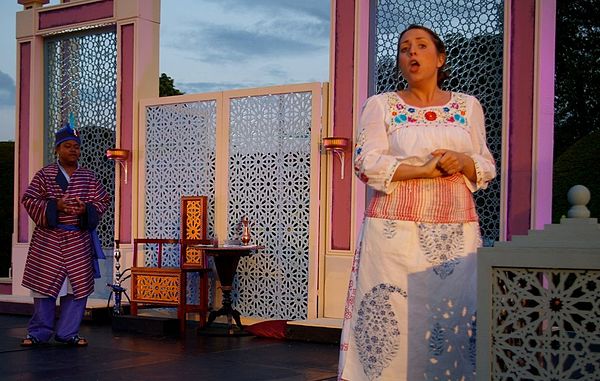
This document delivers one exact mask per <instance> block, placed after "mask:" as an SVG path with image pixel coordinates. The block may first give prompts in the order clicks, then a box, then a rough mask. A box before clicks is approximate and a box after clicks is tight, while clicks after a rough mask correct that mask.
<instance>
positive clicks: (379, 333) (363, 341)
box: [354, 283, 408, 380]
mask: <svg viewBox="0 0 600 381" xmlns="http://www.w3.org/2000/svg"><path fill="white" fill-rule="evenodd" d="M394 293H399V294H400V295H401V296H403V297H404V298H406V297H407V296H408V295H407V293H406V291H404V290H402V289H401V288H400V287H396V286H394V285H391V284H384V283H382V284H379V285H376V286H375V287H373V288H372V289H371V291H370V292H367V293H366V294H365V295H364V297H363V298H362V301H361V303H360V307H359V309H358V311H357V314H358V319H357V321H356V327H355V329H354V335H355V340H356V344H357V348H358V354H359V358H360V362H361V363H362V366H363V369H364V372H365V374H366V375H367V377H368V378H369V380H374V379H376V378H377V377H379V376H381V372H382V371H383V369H385V368H386V367H388V366H389V364H390V362H391V360H392V359H393V358H394V357H395V356H396V354H397V353H398V349H399V336H400V330H399V328H398V323H399V322H398V320H397V317H396V314H395V313H394V310H393V309H392V305H391V303H390V295H391V294H394Z"/></svg>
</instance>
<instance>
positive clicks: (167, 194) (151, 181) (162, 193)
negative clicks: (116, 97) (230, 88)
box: [144, 100, 217, 300]
mask: <svg viewBox="0 0 600 381" xmlns="http://www.w3.org/2000/svg"><path fill="white" fill-rule="evenodd" d="M216 118H217V116H216V101H214V100H209V101H199V102H191V103H179V104H170V105H159V106H150V107H147V108H146V187H145V208H144V209H145V214H144V215H145V220H144V222H145V236H146V237H147V238H179V230H180V223H181V211H180V207H181V196H201V195H206V196H208V208H207V209H208V226H207V235H208V236H209V237H212V236H213V235H214V210H215V197H214V185H215V145H216V141H215V135H216ZM146 262H147V263H146V265H156V254H154V255H148V256H147V257H146ZM162 262H163V263H162V265H163V266H165V267H177V266H179V247H172V248H170V249H167V250H166V252H165V253H163V261H162ZM197 281H198V280H197V276H196V274H194V275H193V276H191V277H190V282H188V285H187V294H188V296H189V298H188V299H189V300H195V299H197V297H198V286H197Z"/></svg>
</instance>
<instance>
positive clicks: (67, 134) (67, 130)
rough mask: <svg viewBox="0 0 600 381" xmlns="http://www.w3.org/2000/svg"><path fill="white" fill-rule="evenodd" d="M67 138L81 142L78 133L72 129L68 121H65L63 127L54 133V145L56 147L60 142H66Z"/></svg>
mask: <svg viewBox="0 0 600 381" xmlns="http://www.w3.org/2000/svg"><path fill="white" fill-rule="evenodd" d="M67 140H75V141H76V142H77V144H81V140H80V139H79V133H78V132H77V131H76V130H75V129H73V128H72V127H71V124H69V123H65V125H64V127H63V128H61V129H60V130H58V131H56V133H55V134H54V141H55V143H54V147H58V145H59V144H60V143H63V142H66V141H67Z"/></svg>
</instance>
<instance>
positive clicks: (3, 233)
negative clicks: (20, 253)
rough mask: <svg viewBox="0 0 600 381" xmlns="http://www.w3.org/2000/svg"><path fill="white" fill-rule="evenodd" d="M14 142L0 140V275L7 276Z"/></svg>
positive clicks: (10, 234)
mask: <svg viewBox="0 0 600 381" xmlns="http://www.w3.org/2000/svg"><path fill="white" fill-rule="evenodd" d="M14 154H15V143H14V142H0V184H2V189H1V190H0V205H2V206H3V207H2V208H0V277H6V276H8V269H9V268H10V257H11V250H12V232H13V189H14V186H13V184H14V164H15V163H14V157H15V156H14Z"/></svg>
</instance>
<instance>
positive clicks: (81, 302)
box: [21, 123, 110, 347]
mask: <svg viewBox="0 0 600 381" xmlns="http://www.w3.org/2000/svg"><path fill="white" fill-rule="evenodd" d="M80 144H81V141H80V139H79V135H78V133H77V131H75V130H74V129H73V128H72V127H71V126H70V125H69V124H68V123H67V124H66V125H65V126H64V127H63V128H61V129H60V130H58V131H57V132H56V134H55V152H56V155H57V161H56V163H53V164H50V165H48V166H46V167H44V168H42V169H41V170H40V171H38V172H37V173H36V174H35V176H34V178H33V180H32V181H31V183H30V184H29V187H28V188H27V190H26V191H25V194H24V195H23V198H22V200H21V202H22V203H23V206H24V207H25V209H26V210H27V213H28V214H29V216H30V217H31V219H33V221H34V222H35V224H36V227H35V230H34V231H33V236H32V238H31V244H30V246H29V253H28V254H27V261H26V263H25V272H24V275H23V283H22V284H23V286H24V287H27V288H29V289H30V290H31V291H32V295H33V298H34V299H33V300H34V312H33V316H32V318H31V320H30V321H29V325H28V327H27V332H28V333H27V336H26V337H25V338H24V339H23V340H22V341H21V345H22V346H26V347H31V346H36V345H38V344H40V343H45V342H48V341H49V340H50V339H51V337H52V335H54V339H55V340H56V341H58V342H61V343H66V344H69V345H74V346H86V345H87V344H88V342H87V340H86V339H85V338H83V337H81V336H79V327H80V325H81V321H82V319H83V314H84V312H85V306H86V301H87V298H88V296H89V295H90V294H91V293H92V292H93V291H94V277H96V278H99V277H100V273H99V267H98V262H97V259H98V258H104V254H103V253H102V248H101V246H100V242H99V240H98V236H97V234H96V230H95V228H96V226H98V222H99V221H100V217H101V216H102V214H103V213H104V212H105V211H106V209H107V208H108V206H109V204H110V196H109V194H108V193H107V192H106V191H105V190H104V188H103V187H102V184H101V183H100V182H99V181H98V179H97V178H96V176H95V175H94V173H93V172H92V171H90V170H88V169H85V168H81V167H80V166H79V164H78V160H79V157H80V155H81V149H80ZM57 298H60V317H59V319H58V321H56V324H55V310H56V299H57Z"/></svg>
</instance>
